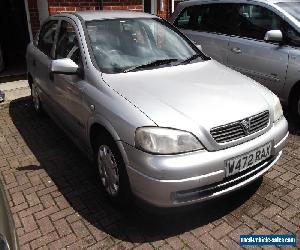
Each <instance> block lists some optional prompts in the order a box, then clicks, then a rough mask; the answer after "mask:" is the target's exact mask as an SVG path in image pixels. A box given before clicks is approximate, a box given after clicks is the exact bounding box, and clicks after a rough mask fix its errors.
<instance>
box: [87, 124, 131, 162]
mask: <svg viewBox="0 0 300 250" xmlns="http://www.w3.org/2000/svg"><path fill="white" fill-rule="evenodd" d="M99 134H100V135H106V136H109V137H110V138H111V139H112V140H113V141H114V142H115V144H116V145H117V147H118V149H119V151H120V153H121V155H122V158H123V161H124V163H125V165H128V158H127V154H126V152H125V149H124V147H123V143H122V141H121V139H120V137H119V135H118V133H117V131H116V130H115V129H114V127H113V126H112V125H111V124H110V123H109V122H108V121H106V120H104V119H97V120H93V121H92V122H91V123H90V126H89V132H88V138H89V143H90V147H91V149H92V153H94V150H95V142H96V138H97V137H96V136H97V135H99Z"/></svg>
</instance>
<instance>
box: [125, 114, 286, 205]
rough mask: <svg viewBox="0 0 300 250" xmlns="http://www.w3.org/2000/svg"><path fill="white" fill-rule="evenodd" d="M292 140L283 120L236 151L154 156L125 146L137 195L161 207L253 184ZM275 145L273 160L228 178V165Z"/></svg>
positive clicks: (202, 198) (128, 169) (219, 194)
mask: <svg viewBox="0 0 300 250" xmlns="http://www.w3.org/2000/svg"><path fill="white" fill-rule="evenodd" d="M287 138H288V125H287V121H286V120H285V119H284V118H283V119H281V120H280V121H279V122H277V123H276V125H274V126H273V127H272V128H271V129H270V130H269V131H268V132H266V133H265V134H263V135H261V136H259V137H257V138H255V139H253V140H251V141H248V142H245V143H243V144H240V145H238V146H235V147H231V148H227V149H224V150H219V151H214V152H208V151H198V152H193V153H188V154H180V155H168V156H166V155H151V154H148V153H145V152H142V151H140V150H137V149H136V148H134V147H132V146H130V145H127V144H125V143H123V145H122V146H123V148H124V150H125V153H126V156H127V172H128V176H129V180H130V184H131V189H132V191H133V193H134V194H135V195H136V196H138V197H139V198H141V199H142V200H144V201H146V202H147V203H150V204H151V205H154V206H158V207H176V206H182V205H187V204H192V203H196V202H202V201H205V200H209V199H212V198H215V197H218V196H221V195H224V194H227V193H229V192H232V191H234V190H237V189H239V188H241V187H243V186H245V185H247V184H249V183H250V182H253V181H254V180H256V179H257V178H259V177H260V176H262V175H263V174H264V173H265V172H267V171H268V170H269V169H270V168H271V167H272V166H273V165H274V164H275V163H276V162H277V160H278V159H279V157H280V156H281V153H282V149H283V147H284V145H285V143H286V141H287ZM268 142H272V153H271V154H272V156H271V157H270V158H269V159H268V160H266V161H265V162H262V163H260V164H258V165H256V166H254V167H252V168H251V169H247V170H245V171H243V172H241V173H239V174H237V175H234V176H231V177H228V178H225V164H224V162H225V161H226V160H228V159H230V158H233V157H236V156H239V155H242V154H244V153H247V152H250V151H252V150H254V149H256V148H258V147H261V146H263V145H265V144H266V143H268Z"/></svg>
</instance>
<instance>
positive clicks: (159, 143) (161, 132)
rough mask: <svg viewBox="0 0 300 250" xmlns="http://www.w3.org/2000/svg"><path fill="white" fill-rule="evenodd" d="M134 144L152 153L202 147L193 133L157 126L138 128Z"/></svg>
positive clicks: (174, 151)
mask: <svg viewBox="0 0 300 250" xmlns="http://www.w3.org/2000/svg"><path fill="white" fill-rule="evenodd" d="M135 146H136V147H137V148H140V149H142V150H144V151H146V152H149V153H153V154H178V153H186V152H191V151H196V150H200V149H203V146H202V144H201V143H200V142H199V141H198V139H197V138H196V137H195V136H194V135H193V134H191V133H189V132H185V131H180V130H175V129H170V128H159V127H142V128H138V129H137V130H136V132H135Z"/></svg>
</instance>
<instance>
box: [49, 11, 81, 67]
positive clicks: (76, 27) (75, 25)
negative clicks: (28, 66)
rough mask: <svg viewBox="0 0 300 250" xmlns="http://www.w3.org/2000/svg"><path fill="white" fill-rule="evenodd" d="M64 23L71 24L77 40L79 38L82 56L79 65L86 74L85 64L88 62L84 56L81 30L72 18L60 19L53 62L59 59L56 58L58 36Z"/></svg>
mask: <svg viewBox="0 0 300 250" xmlns="http://www.w3.org/2000/svg"><path fill="white" fill-rule="evenodd" d="M63 21H65V22H67V23H68V24H70V25H71V26H72V27H73V29H74V31H75V33H76V38H77V40H78V48H79V51H80V52H79V54H80V58H81V59H80V60H79V61H80V63H79V65H78V66H79V69H80V70H81V71H82V72H84V64H85V63H84V62H85V61H86V60H85V56H84V52H83V48H82V41H81V36H80V33H79V28H78V26H77V24H76V22H75V21H74V20H73V19H72V18H70V17H60V18H59V24H58V28H57V31H56V32H57V33H56V38H55V42H54V46H53V56H54V57H53V60H56V59H57V58H56V49H57V43H58V36H59V33H60V29H61V23H62V22H63Z"/></svg>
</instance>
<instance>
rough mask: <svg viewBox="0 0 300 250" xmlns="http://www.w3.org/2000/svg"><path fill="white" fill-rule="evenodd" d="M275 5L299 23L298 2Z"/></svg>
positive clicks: (299, 11)
mask: <svg viewBox="0 0 300 250" xmlns="http://www.w3.org/2000/svg"><path fill="white" fill-rule="evenodd" d="M277 5H278V6H279V7H281V8H282V9H284V10H285V11H286V12H288V13H289V14H290V15H291V16H293V17H294V18H296V19H297V21H299V22H300V2H282V3H277Z"/></svg>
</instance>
